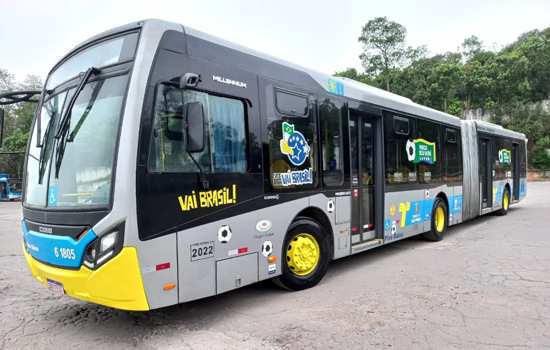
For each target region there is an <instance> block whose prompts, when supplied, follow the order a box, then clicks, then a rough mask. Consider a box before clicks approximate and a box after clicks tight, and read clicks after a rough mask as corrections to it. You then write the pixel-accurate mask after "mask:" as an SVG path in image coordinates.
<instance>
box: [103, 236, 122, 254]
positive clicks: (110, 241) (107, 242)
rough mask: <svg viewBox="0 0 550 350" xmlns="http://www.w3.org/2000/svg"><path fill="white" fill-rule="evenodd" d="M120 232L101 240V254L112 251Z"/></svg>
mask: <svg viewBox="0 0 550 350" xmlns="http://www.w3.org/2000/svg"><path fill="white" fill-rule="evenodd" d="M117 235H118V232H117V231H115V232H111V233H109V234H107V235H105V236H103V237H102V238H101V241H100V244H99V248H100V249H99V254H103V253H105V252H107V251H109V250H111V249H112V248H113V247H114V246H115V243H116V238H117Z"/></svg>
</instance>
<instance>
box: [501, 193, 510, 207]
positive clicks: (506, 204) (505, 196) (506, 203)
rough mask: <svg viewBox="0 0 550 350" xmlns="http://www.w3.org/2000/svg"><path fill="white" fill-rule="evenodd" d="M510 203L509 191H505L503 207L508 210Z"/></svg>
mask: <svg viewBox="0 0 550 350" xmlns="http://www.w3.org/2000/svg"><path fill="white" fill-rule="evenodd" d="M509 205H510V196H509V195H508V191H505V192H504V199H503V200H502V207H503V208H504V210H508V206H509Z"/></svg>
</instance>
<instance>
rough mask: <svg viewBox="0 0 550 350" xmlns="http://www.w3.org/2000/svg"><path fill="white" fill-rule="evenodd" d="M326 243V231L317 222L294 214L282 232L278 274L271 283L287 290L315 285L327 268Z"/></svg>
mask: <svg viewBox="0 0 550 350" xmlns="http://www.w3.org/2000/svg"><path fill="white" fill-rule="evenodd" d="M329 247H330V244H329V242H328V238H327V235H325V234H324V232H323V229H322V228H321V226H320V225H319V224H318V223H317V222H315V221H313V220H311V219H308V218H298V219H297V220H296V221H294V222H293V223H292V225H290V228H289V230H288V232H287V234H286V237H285V241H284V244H283V250H284V251H283V253H282V261H281V265H282V275H281V276H279V277H277V278H276V279H275V283H276V284H278V285H279V286H281V287H283V288H286V289H290V290H302V289H306V288H310V287H313V286H315V285H316V284H317V283H319V281H321V279H322V278H323V276H324V275H325V273H326V272H327V269H328V264H329V262H330V258H329V256H330V255H329Z"/></svg>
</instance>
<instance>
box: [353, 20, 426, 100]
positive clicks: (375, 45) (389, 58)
mask: <svg viewBox="0 0 550 350" xmlns="http://www.w3.org/2000/svg"><path fill="white" fill-rule="evenodd" d="M406 36H407V30H406V29H405V27H404V26H402V25H401V24H399V23H397V22H393V21H390V20H388V18H387V17H376V18H374V19H372V20H370V21H368V22H367V24H365V25H364V26H363V29H362V30H361V36H359V42H360V43H362V44H363V53H362V54H361V55H360V56H359V58H360V59H361V61H362V63H363V67H364V68H365V71H366V73H367V74H368V75H369V76H370V77H377V76H382V77H383V80H384V82H385V88H386V90H388V91H389V90H390V75H391V70H393V69H397V68H400V67H403V66H404V65H406V63H407V62H408V61H409V59H410V58H413V59H418V58H419V57H420V55H423V54H425V49H413V48H410V47H406V46H405V38H406Z"/></svg>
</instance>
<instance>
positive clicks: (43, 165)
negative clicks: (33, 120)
mask: <svg viewBox="0 0 550 350" xmlns="http://www.w3.org/2000/svg"><path fill="white" fill-rule="evenodd" d="M56 115H57V113H56V112H54V113H53V114H52V116H51V118H50V121H49V123H48V126H46V131H45V132H44V140H46V141H45V142H44V144H43V145H41V148H40V159H39V160H38V183H39V184H42V178H43V177H44V173H45V172H46V163H47V161H46V159H44V158H45V157H46V151H47V148H48V139H49V138H50V131H51V130H52V125H53V124H54V123H53V120H54V119H55V116H56ZM40 117H41V116H40ZM38 137H39V136H38ZM29 154H30V153H29Z"/></svg>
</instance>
